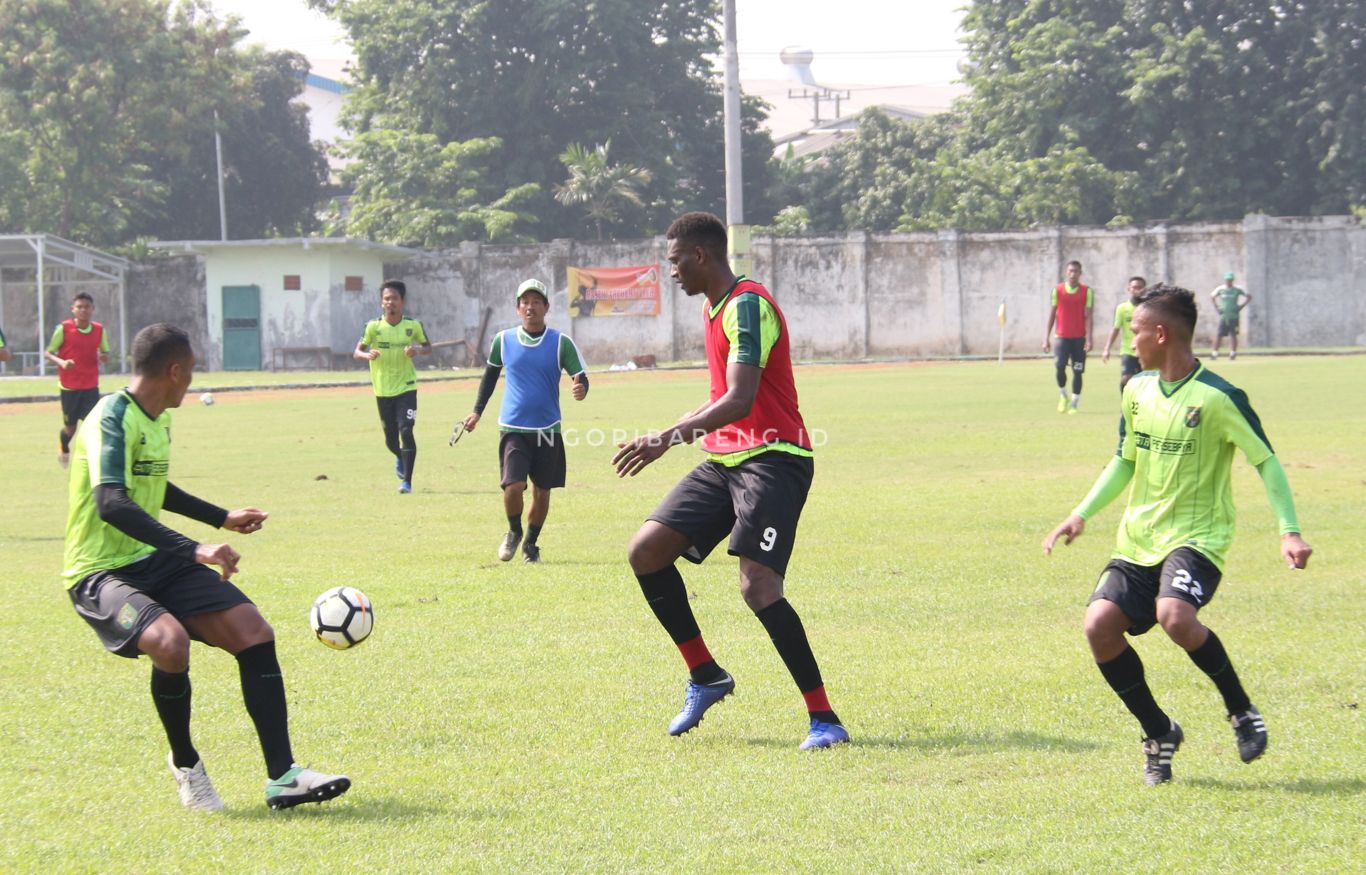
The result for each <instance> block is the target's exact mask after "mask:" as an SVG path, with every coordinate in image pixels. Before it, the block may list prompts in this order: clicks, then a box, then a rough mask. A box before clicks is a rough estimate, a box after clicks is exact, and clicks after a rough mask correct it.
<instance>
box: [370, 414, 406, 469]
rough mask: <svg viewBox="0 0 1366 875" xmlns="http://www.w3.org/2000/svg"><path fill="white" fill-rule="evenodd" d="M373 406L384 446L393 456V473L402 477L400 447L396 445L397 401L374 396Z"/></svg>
mask: <svg viewBox="0 0 1366 875" xmlns="http://www.w3.org/2000/svg"><path fill="white" fill-rule="evenodd" d="M375 406H376V407H378V408H379V423H380V426H381V427H382V428H383V429H384V446H385V448H386V449H388V450H389V452H390V453H392V454H393V456H394V472H395V473H396V474H398V476H399V478H400V479H402V477H403V455H402V447H400V446H399V443H398V413H397V409H398V399H397V398H381V397H379V396H375Z"/></svg>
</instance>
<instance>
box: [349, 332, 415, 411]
mask: <svg viewBox="0 0 1366 875" xmlns="http://www.w3.org/2000/svg"><path fill="white" fill-rule="evenodd" d="M426 342H427V332H426V330H425V329H423V327H422V323H421V322H419V321H417V320H416V319H409V318H407V317H406V316H405V317H404V318H402V319H400V320H398V324H397V325H390V324H389V320H387V319H385V318H384V317H382V316H381V317H380V318H378V319H373V320H371V321H370V322H367V323H366V325H365V334H364V335H362V337H361V343H364V344H365V345H366V346H368V347H369V348H370V349H375V350H379V358H377V359H372V360H371V362H370V382H371V383H372V384H373V385H374V387H375V395H377V396H378V397H380V398H392V397H394V396H395V395H402V394H403V393H404V392H410V391H412V390H413V389H416V388H417V367H416V366H414V365H413V360H412V359H410V358H408V356H407V354H406V353H404V351H403V349H404V347H406V346H410V345H412V344H418V345H419V346H420V345H422V344H424V343H426Z"/></svg>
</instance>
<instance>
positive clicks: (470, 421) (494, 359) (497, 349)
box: [465, 332, 503, 431]
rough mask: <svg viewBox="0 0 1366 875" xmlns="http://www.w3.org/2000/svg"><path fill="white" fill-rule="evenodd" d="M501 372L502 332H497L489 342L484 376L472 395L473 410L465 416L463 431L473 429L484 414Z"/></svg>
mask: <svg viewBox="0 0 1366 875" xmlns="http://www.w3.org/2000/svg"><path fill="white" fill-rule="evenodd" d="M502 372H503V334H502V332H499V333H497V334H495V335H493V342H492V343H491V344H489V358H488V362H487V364H485V365H484V376H483V377H481V378H480V380H479V391H478V392H477V393H476V394H475V396H474V410H473V411H472V412H471V413H470V415H469V416H466V417H465V431H474V427H475V426H476V425H478V424H479V417H481V416H483V415H484V408H485V407H487V406H488V403H489V399H490V398H492V397H493V390H494V388H495V387H497V385H498V375H499V374H501V373H502Z"/></svg>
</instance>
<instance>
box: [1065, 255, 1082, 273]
mask: <svg viewBox="0 0 1366 875" xmlns="http://www.w3.org/2000/svg"><path fill="white" fill-rule="evenodd" d="M1074 264H1075V265H1076V266H1077V270H1081V262H1080V261H1077V260H1076V259H1075V258H1074V259H1072V260H1071V261H1069V262H1067V264H1065V265H1063V267H1071V266H1072V265H1074Z"/></svg>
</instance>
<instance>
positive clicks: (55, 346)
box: [47, 324, 62, 355]
mask: <svg viewBox="0 0 1366 875" xmlns="http://www.w3.org/2000/svg"><path fill="white" fill-rule="evenodd" d="M61 348H62V326H61V325H60V324H58V326H57V330H56V331H54V332H52V339H51V340H49V341H48V342H47V351H48V352H50V353H52V354H53V355H56V354H57V350H59V349H61Z"/></svg>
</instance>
